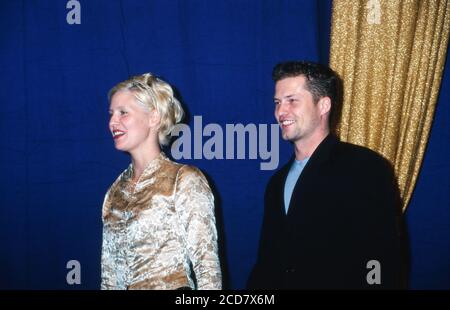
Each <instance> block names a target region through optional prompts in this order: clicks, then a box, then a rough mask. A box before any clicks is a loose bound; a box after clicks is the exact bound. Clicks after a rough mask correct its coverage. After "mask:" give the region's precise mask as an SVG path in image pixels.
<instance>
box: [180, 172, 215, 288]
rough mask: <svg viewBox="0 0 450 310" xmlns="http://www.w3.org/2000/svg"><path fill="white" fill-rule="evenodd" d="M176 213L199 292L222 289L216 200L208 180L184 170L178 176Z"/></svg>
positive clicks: (197, 173)
mask: <svg viewBox="0 0 450 310" xmlns="http://www.w3.org/2000/svg"><path fill="white" fill-rule="evenodd" d="M175 209H176V212H177V214H178V217H179V221H180V226H181V227H180V228H181V233H182V234H183V239H184V240H185V246H186V250H187V253H188V255H189V259H190V261H191V262H192V266H193V269H194V272H195V277H196V280H197V288H198V289H221V288H222V275H221V270H220V262H219V254H218V244H217V230H216V222H215V216H214V196H213V194H212V192H211V189H210V187H209V185H208V182H207V180H206V178H205V176H204V175H203V174H202V173H201V172H200V170H198V169H197V168H195V167H191V166H183V167H182V168H180V171H179V172H178V175H177V184H176V196H175Z"/></svg>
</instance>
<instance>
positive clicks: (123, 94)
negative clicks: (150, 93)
mask: <svg viewBox="0 0 450 310" xmlns="http://www.w3.org/2000/svg"><path fill="white" fill-rule="evenodd" d="M109 115H110V119H109V130H110V131H111V134H112V136H113V139H114V145H115V147H116V149H118V150H120V151H125V152H128V153H130V154H133V153H135V152H139V150H143V151H144V152H145V150H148V147H152V146H153V144H154V141H155V137H156V133H155V132H154V130H151V129H152V128H154V127H153V125H154V124H153V122H152V112H150V111H147V110H146V109H145V108H144V107H142V106H141V105H139V104H138V103H137V102H136V99H135V97H134V95H133V93H132V92H130V91H119V92H117V93H115V94H114V96H113V97H112V98H111V103H110V106H109Z"/></svg>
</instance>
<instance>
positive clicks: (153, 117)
mask: <svg viewBox="0 0 450 310" xmlns="http://www.w3.org/2000/svg"><path fill="white" fill-rule="evenodd" d="M148 120H149V125H150V127H159V124H160V123H161V116H160V115H159V112H158V111H157V110H156V109H153V110H151V111H150V116H149V118H148Z"/></svg>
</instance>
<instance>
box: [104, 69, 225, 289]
mask: <svg viewBox="0 0 450 310" xmlns="http://www.w3.org/2000/svg"><path fill="white" fill-rule="evenodd" d="M108 97H109V101H110V107H109V114H110V121H109V129H110V131H111V134H112V137H113V139H114V145H115V147H116V149H117V150H119V151H124V152H127V153H128V154H130V157H131V163H130V165H129V166H128V168H127V169H126V170H125V171H124V172H122V173H121V174H120V175H119V177H118V178H117V179H116V181H115V182H114V183H113V184H112V186H111V187H110V189H109V190H108V192H107V193H106V196H105V200H104V203H103V208H102V218H103V244H102V260H101V264H102V266H101V267H102V282H101V288H102V289H169V290H172V289H186V288H187V289H221V285H222V284H221V271H220V264H219V257H218V245H217V231H216V227H215V217H214V197H213V195H212V193H211V189H210V187H209V185H208V182H207V180H206V179H205V177H204V175H203V174H202V173H201V172H200V170H199V169H197V168H195V167H192V166H187V165H181V164H178V163H175V162H173V161H171V160H169V159H168V158H167V157H166V155H165V154H164V153H163V152H162V151H161V145H166V144H168V142H169V138H170V133H171V131H172V129H173V128H174V126H175V125H176V124H177V123H178V122H180V121H181V119H182V117H183V115H184V112H183V109H182V107H181V105H180V103H179V102H178V100H177V99H176V98H175V97H174V95H173V90H172V88H171V87H170V85H169V84H167V83H166V82H164V81H163V80H161V79H159V78H157V77H155V76H154V75H152V74H150V73H146V74H143V75H140V76H135V77H132V78H131V79H129V80H126V81H124V82H121V83H119V84H117V85H116V86H115V87H114V88H113V89H111V91H110V92H109V96H108Z"/></svg>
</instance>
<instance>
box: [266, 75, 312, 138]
mask: <svg viewBox="0 0 450 310" xmlns="http://www.w3.org/2000/svg"><path fill="white" fill-rule="evenodd" d="M305 82H306V78H305V77H304V76H296V77H288V78H284V79H282V80H279V81H278V82H277V83H276V84H275V96H274V102H275V118H276V119H277V121H278V124H280V127H281V134H282V137H283V139H284V140H287V141H291V142H293V143H296V142H298V141H302V140H307V139H308V138H309V137H311V136H312V135H313V134H314V133H315V132H316V131H317V130H319V128H320V125H321V120H320V119H321V113H320V109H319V105H318V104H315V103H314V100H313V96H312V94H311V93H310V92H309V91H308V90H307V89H306V88H305Z"/></svg>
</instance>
